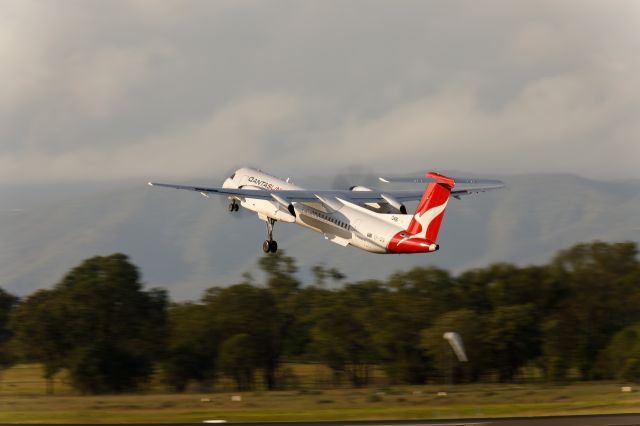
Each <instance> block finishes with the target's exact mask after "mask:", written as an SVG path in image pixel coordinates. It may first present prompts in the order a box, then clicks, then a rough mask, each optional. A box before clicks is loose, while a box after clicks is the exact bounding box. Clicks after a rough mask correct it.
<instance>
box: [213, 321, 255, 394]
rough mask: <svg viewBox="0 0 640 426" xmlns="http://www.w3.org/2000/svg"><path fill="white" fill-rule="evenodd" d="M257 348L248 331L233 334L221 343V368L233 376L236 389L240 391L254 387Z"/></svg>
mask: <svg viewBox="0 0 640 426" xmlns="http://www.w3.org/2000/svg"><path fill="white" fill-rule="evenodd" d="M255 350H256V348H255V346H254V345H252V341H251V337H250V336H249V335H248V334H246V333H240V334H236V335H233V336H231V337H229V338H228V339H227V340H225V341H224V342H222V345H220V355H219V357H218V364H219V365H220V370H222V371H223V372H224V373H226V374H227V375H229V376H231V377H232V378H233V380H234V381H235V382H236V389H237V390H239V391H246V390H250V389H252V388H253V382H254V379H253V377H254V372H255V369H256V353H255Z"/></svg>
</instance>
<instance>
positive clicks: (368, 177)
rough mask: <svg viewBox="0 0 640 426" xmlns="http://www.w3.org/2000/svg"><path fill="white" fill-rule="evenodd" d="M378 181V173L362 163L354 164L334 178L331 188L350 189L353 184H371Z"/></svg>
mask: <svg viewBox="0 0 640 426" xmlns="http://www.w3.org/2000/svg"><path fill="white" fill-rule="evenodd" d="M377 181H378V178H377V175H375V174H374V173H373V172H371V171H370V170H367V169H366V168H365V167H363V166H360V165H352V166H350V167H348V168H347V170H346V171H344V172H341V173H338V174H337V175H336V176H335V177H334V178H333V183H332V185H331V189H349V188H351V187H352V186H358V185H361V186H371V185H374V184H375V183H376V182H377Z"/></svg>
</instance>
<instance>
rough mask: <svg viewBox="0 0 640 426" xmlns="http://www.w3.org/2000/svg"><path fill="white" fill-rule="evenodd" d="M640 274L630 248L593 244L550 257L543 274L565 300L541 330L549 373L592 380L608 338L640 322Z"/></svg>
mask: <svg viewBox="0 0 640 426" xmlns="http://www.w3.org/2000/svg"><path fill="white" fill-rule="evenodd" d="M639 271H640V262H638V260H637V247H636V245H635V244H634V243H614V244H608V243H604V242H600V241H594V242H592V243H588V244H577V245H575V246H574V247H571V248H569V249H567V250H563V251H561V252H559V253H558V255H556V256H555V258H554V259H553V260H552V262H551V263H550V265H549V266H548V274H549V277H550V279H551V280H552V281H555V283H556V286H557V287H559V288H562V289H563V290H562V291H563V293H564V297H562V299H561V300H560V301H559V303H558V304H557V309H556V310H555V311H554V312H551V314H550V315H549V316H548V318H547V320H546V322H545V325H544V327H543V330H544V334H543V340H544V342H545V343H544V352H543V354H544V356H543V359H544V360H545V366H546V369H547V371H548V372H549V371H553V372H554V375H556V376H562V375H563V374H564V373H565V372H566V371H568V370H569V369H570V368H575V369H577V370H578V372H579V373H580V376H581V378H582V379H585V380H586V379H590V378H595V377H596V376H597V368H596V360H597V357H598V354H599V353H600V351H601V350H602V349H604V347H605V346H606V345H607V343H608V342H609V339H610V337H611V336H612V335H613V334H614V333H616V332H617V331H618V330H620V329H622V328H623V327H624V326H626V325H629V324H631V323H633V322H634V321H638V320H639V319H640V317H639V315H640V310H638V302H640V299H639V296H640V293H639V290H638V283H639V282H640V273H639ZM613 313H615V314H613Z"/></svg>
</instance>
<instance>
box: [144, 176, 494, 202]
mask: <svg viewBox="0 0 640 426" xmlns="http://www.w3.org/2000/svg"><path fill="white" fill-rule="evenodd" d="M494 182H499V181H494ZM149 186H159V187H163V188H173V189H185V190H188V191H195V192H199V193H201V194H203V195H209V194H219V195H226V196H234V197H238V198H253V199H262V200H271V201H273V200H276V201H279V202H280V201H286V202H288V203H293V202H314V201H322V200H323V199H330V198H341V199H343V200H347V201H350V202H353V203H355V204H358V203H384V202H389V201H390V200H391V201H398V202H400V203H403V202H407V201H419V200H421V199H422V196H423V195H424V189H422V190H419V191H415V190H414V191H398V190H395V191H393V190H389V191H380V190H377V189H374V190H371V191H350V190H335V189H331V190H326V189H324V190H307V189H293V190H287V189H279V190H266V189H243V188H238V189H236V188H210V187H204V186H188V185H174V184H167V183H154V182H149ZM502 186H504V185H503V184H502V183H501V182H500V184H495V183H494V184H492V185H475V186H472V187H469V188H460V189H458V188H455V189H453V190H452V191H451V195H452V196H454V197H456V198H457V197H459V196H462V195H468V194H473V193H478V192H484V191H488V190H491V189H497V188H501V187H502Z"/></svg>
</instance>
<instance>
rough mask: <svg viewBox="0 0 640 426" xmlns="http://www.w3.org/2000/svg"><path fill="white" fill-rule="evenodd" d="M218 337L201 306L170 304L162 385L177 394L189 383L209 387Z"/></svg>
mask: <svg viewBox="0 0 640 426" xmlns="http://www.w3.org/2000/svg"><path fill="white" fill-rule="evenodd" d="M218 334H219V333H218V330H217V329H216V327H215V324H213V322H212V320H211V317H210V316H209V315H208V312H207V309H206V307H205V306H204V305H203V304H200V303H189V302H187V303H175V304H173V305H171V306H170V307H169V310H168V333H167V342H166V350H165V355H164V357H163V360H162V364H161V366H162V371H163V379H164V382H165V383H167V384H168V385H169V386H171V387H172V388H173V389H175V390H176V391H178V392H182V391H184V389H185V388H186V386H187V384H188V383H189V381H191V380H195V381H197V382H199V383H201V384H204V385H209V384H211V383H212V382H213V380H214V378H215V372H216V358H217V353H218V340H219V337H218Z"/></svg>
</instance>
